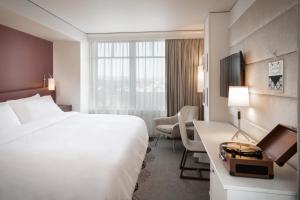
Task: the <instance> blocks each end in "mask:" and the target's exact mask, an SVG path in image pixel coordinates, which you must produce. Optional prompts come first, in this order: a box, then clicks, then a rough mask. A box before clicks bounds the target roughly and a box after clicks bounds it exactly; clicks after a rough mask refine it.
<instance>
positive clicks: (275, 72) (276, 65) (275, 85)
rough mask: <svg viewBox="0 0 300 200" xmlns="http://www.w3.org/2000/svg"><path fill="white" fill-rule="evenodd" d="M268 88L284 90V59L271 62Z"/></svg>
mask: <svg viewBox="0 0 300 200" xmlns="http://www.w3.org/2000/svg"><path fill="white" fill-rule="evenodd" d="M268 88H269V89H270V90H275V91H279V92H283V60H279V61H275V62H270V63H269V74H268Z"/></svg>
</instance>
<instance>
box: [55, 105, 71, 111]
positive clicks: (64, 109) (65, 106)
mask: <svg viewBox="0 0 300 200" xmlns="http://www.w3.org/2000/svg"><path fill="white" fill-rule="evenodd" d="M58 107H59V108H60V109H61V110H62V111H64V112H70V111H72V105H58Z"/></svg>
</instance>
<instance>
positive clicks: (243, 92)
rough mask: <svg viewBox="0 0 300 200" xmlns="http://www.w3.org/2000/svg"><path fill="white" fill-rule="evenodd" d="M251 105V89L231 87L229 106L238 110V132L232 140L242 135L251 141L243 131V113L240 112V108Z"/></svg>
mask: <svg viewBox="0 0 300 200" xmlns="http://www.w3.org/2000/svg"><path fill="white" fill-rule="evenodd" d="M249 105H250V104H249V89H248V87H247V86H229V95H228V106H229V107H237V108H238V111H237V116H238V131H237V132H236V133H235V134H234V135H233V137H232V138H231V140H233V139H234V138H235V137H236V138H238V136H239V134H241V135H243V136H244V137H245V138H246V139H247V140H248V141H250V139H249V137H248V136H247V135H246V134H244V133H243V132H242V131H241V111H240V110H239V108H240V107H248V106H249Z"/></svg>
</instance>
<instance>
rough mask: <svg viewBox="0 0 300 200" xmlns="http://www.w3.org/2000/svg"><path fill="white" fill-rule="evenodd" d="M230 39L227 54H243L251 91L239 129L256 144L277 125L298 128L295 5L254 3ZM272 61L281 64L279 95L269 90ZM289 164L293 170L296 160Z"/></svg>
mask: <svg viewBox="0 0 300 200" xmlns="http://www.w3.org/2000/svg"><path fill="white" fill-rule="evenodd" d="M229 38H230V39H229V41H230V42H229V45H230V53H236V52H238V51H240V50H241V51H243V53H244V58H245V63H246V67H245V69H246V73H245V74H246V77H245V78H246V85H247V86H249V87H250V90H251V92H250V104H251V108H248V109H243V110H242V129H243V130H245V131H246V132H248V133H249V134H250V135H251V136H252V137H254V138H255V139H256V140H258V141H259V140H261V139H262V138H263V137H264V136H265V135H266V134H267V133H268V132H269V131H270V130H271V129H272V128H273V127H275V126H276V125H277V124H278V123H282V124H285V125H288V126H294V127H297V78H298V77H297V66H298V64H297V58H298V57H297V56H298V54H297V1H296V0H284V1H283V0H263V1H261V0H256V1H255V2H254V3H253V4H252V5H251V6H250V7H249V8H248V9H247V10H246V11H245V12H244V13H243V14H242V15H241V16H240V18H239V19H238V20H237V21H235V22H234V23H233V24H232V25H231V26H230V27H229ZM274 52H276V54H277V55H278V58H274V55H273V53H274ZM275 59H283V61H284V91H283V92H282V93H278V92H275V91H272V90H269V89H268V63H269V62H271V61H274V60H275ZM235 113H236V112H235V111H234V110H231V114H232V121H233V122H234V123H236V117H233V116H234V115H235ZM289 163H290V164H291V165H292V166H294V167H295V168H296V165H297V164H296V163H297V162H296V157H293V158H292V159H291V160H290V161H289Z"/></svg>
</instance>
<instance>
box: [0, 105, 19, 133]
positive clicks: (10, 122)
mask: <svg viewBox="0 0 300 200" xmlns="http://www.w3.org/2000/svg"><path fill="white" fill-rule="evenodd" d="M19 125H21V123H20V121H19V119H18V117H17V115H16V114H15V113H14V111H13V110H12V109H11V107H10V106H9V105H8V103H7V102H4V103H0V130H4V129H7V128H10V127H13V126H19ZM0 132H1V131H0Z"/></svg>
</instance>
